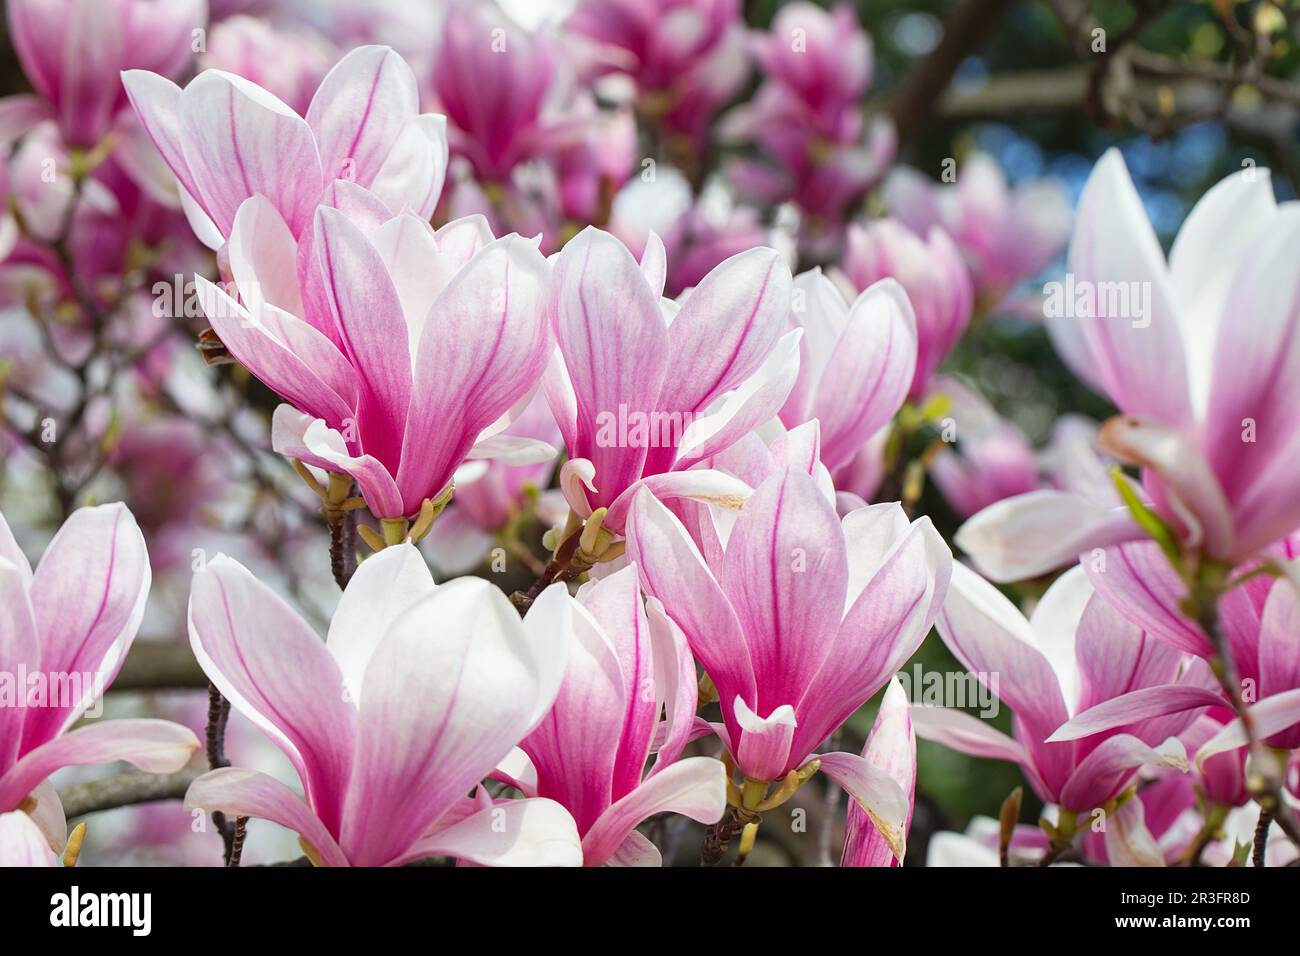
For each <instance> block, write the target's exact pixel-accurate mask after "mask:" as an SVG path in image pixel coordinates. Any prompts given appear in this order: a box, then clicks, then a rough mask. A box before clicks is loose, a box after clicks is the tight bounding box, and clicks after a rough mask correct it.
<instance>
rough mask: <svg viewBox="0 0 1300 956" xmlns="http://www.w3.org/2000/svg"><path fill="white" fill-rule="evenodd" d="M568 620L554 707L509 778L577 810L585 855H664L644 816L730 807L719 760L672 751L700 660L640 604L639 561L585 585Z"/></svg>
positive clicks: (678, 746) (618, 859) (680, 743)
mask: <svg viewBox="0 0 1300 956" xmlns="http://www.w3.org/2000/svg"><path fill="white" fill-rule="evenodd" d="M530 613H531V612H530ZM573 626H574V637H575V640H574V647H573V651H572V653H571V655H570V657H569V664H568V669H567V670H566V671H565V675H564V682H563V683H562V684H561V685H560V692H559V695H558V696H557V697H556V700H555V706H554V707H553V708H552V709H551V711H550V713H548V714H547V716H546V717H545V719H543V721H542V722H541V723H540V724H538V726H537V728H536V729H535V730H533V732H532V733H530V734H529V735H528V737H527V738H525V739H524V741H523V743H521V744H520V748H521V749H522V751H523V753H524V754H525V755H526V756H527V761H524V762H523V768H522V770H521V771H519V775H518V776H515V777H514V778H513V782H514V783H515V784H516V785H517V786H518V787H519V788H520V789H521V790H522V792H523V793H525V794H526V795H528V796H542V797H549V798H551V799H552V800H555V801H556V802H557V803H560V804H562V805H563V806H564V807H565V808H567V809H568V811H569V812H570V813H571V814H573V818H574V820H575V821H576V823H577V825H578V832H579V833H580V834H582V837H583V841H582V849H583V862H584V865H586V866H600V865H602V864H604V863H613V864H615V865H622V866H627V865H641V866H653V865H658V864H659V863H660V859H659V851H658V850H657V849H656V848H655V846H654V844H653V843H651V842H650V841H649V840H647V839H646V838H645V837H643V836H641V835H640V834H639V833H637V832H636V830H635V827H636V826H637V824H639V823H641V821H643V820H645V819H646V818H648V817H650V816H652V815H654V814H656V813H665V812H673V813H682V814H685V815H686V816H689V817H691V818H692V819H694V820H698V821H700V822H701V823H713V822H714V821H716V820H717V819H718V818H720V817H721V816H722V812H723V810H724V809H726V802H727V787H726V772H725V770H724V769H723V766H722V764H721V763H720V762H719V761H717V760H715V759H713V758H712V757H689V758H687V759H685V760H678V759H677V758H678V757H679V756H680V755H681V752H682V748H683V747H685V746H686V743H687V742H688V741H689V740H690V737H691V732H692V728H693V724H694V718H695V704H696V697H697V693H698V691H697V688H696V682H695V660H694V658H692V657H691V653H690V650H689V649H688V648H687V646H686V640H685V638H684V637H683V636H682V633H681V631H680V630H679V629H678V627H677V626H676V625H675V624H674V623H673V622H672V620H671V619H669V618H668V617H667V616H666V615H665V614H664V612H663V609H662V608H661V607H659V605H658V604H657V603H656V602H653V601H652V602H651V603H650V606H649V607H648V608H647V607H645V606H644V605H643V603H642V600H641V592H640V589H639V587H638V585H637V571H636V568H633V567H625V568H623V569H622V570H620V571H617V572H615V573H614V574H612V575H610V576H609V577H608V578H604V579H602V580H600V581H598V582H593V583H588V584H586V585H584V586H583V587H582V589H581V590H580V591H579V592H578V598H577V601H576V606H575V607H574V609H573ZM661 711H663V713H664V714H665V719H664V720H663V721H661V720H660V719H659V715H660V712H661ZM651 753H655V754H656V757H655V762H654V765H653V766H652V767H651V769H650V772H649V773H648V774H647V773H646V772H645V765H646V761H647V759H648V758H649V756H650V754H651ZM643 778H644V779H643Z"/></svg>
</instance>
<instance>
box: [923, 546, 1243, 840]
mask: <svg viewBox="0 0 1300 956" xmlns="http://www.w3.org/2000/svg"><path fill="white" fill-rule="evenodd" d="M936 623H937V626H938V629H939V634H940V635H941V636H942V637H943V640H944V643H945V644H947V645H948V649H949V650H951V651H952V653H953V654H954V655H955V656H956V658H957V659H958V660H959V661H961V662H962V664H964V665H965V666H966V668H967V669H968V670H969V671H971V673H973V674H974V675H975V677H976V678H978V679H979V681H980V682H981V683H982V684H984V685H985V686H986V687H987V688H988V689H989V690H990V691H991V692H992V693H994V694H996V695H997V696H998V698H999V699H1000V700H1001V701H1002V703H1004V704H1006V705H1007V706H1009V707H1010V708H1011V710H1012V712H1013V713H1014V714H1015V717H1016V720H1015V725H1014V726H1015V739H1012V738H1010V737H1007V736H1006V735H1005V734H1003V733H1002V732H1001V731H998V730H995V729H994V728H993V727H991V726H989V725H988V724H986V723H984V722H983V721H981V720H979V719H978V718H976V717H973V716H971V715H969V714H967V713H965V712H964V711H960V710H954V709H947V708H941V707H913V709H912V720H913V723H914V724H915V726H916V732H917V734H918V735H919V736H921V737H924V738H926V739H927V740H934V741H937V742H939V743H942V744H945V745H947V746H949V747H952V748H953V749H954V750H959V751H961V752H962V753H966V754H970V755H971V756H976V757H990V758H993V759H999V760H1009V761H1011V762H1013V763H1016V764H1019V765H1020V767H1021V769H1022V770H1023V771H1024V773H1025V776H1026V777H1028V778H1029V782H1030V785H1031V786H1033V788H1034V790H1035V792H1037V793H1038V795H1039V796H1040V797H1041V798H1042V799H1043V800H1044V801H1046V802H1049V803H1054V804H1057V805H1058V806H1059V807H1060V808H1061V810H1062V812H1063V814H1067V813H1068V814H1071V815H1075V816H1077V815H1078V814H1082V813H1087V812H1091V811H1092V810H1094V809H1096V808H1098V807H1103V806H1105V805H1106V804H1107V803H1108V801H1111V800H1113V799H1115V798H1116V797H1118V796H1119V795H1120V794H1122V793H1123V792H1124V790H1125V789H1126V788H1127V787H1128V786H1129V785H1130V783H1131V782H1132V780H1133V778H1134V775H1135V774H1136V773H1137V770H1138V768H1140V767H1143V766H1147V765H1152V766H1157V767H1159V766H1165V767H1175V768H1177V769H1180V770H1186V767H1187V764H1186V754H1185V750H1184V748H1183V745H1182V744H1181V743H1180V742H1179V740H1178V739H1177V738H1178V735H1179V734H1180V733H1181V732H1182V731H1183V730H1185V729H1186V728H1187V727H1188V726H1189V725H1190V724H1191V722H1192V720H1193V719H1194V714H1192V713H1190V712H1188V711H1187V710H1186V707H1185V704H1186V701H1187V700H1189V699H1191V700H1195V701H1197V702H1199V703H1201V705H1203V706H1204V705H1205V704H1207V703H1222V698H1221V697H1220V696H1219V694H1218V693H1217V691H1215V690H1211V689H1210V688H1213V687H1216V686H1217V685H1216V684H1215V681H1214V678H1213V676H1212V675H1211V674H1210V672H1209V669H1208V668H1207V667H1205V666H1204V665H1203V664H1201V663H1200V662H1193V664H1192V665H1188V664H1187V662H1186V660H1185V659H1184V656H1183V655H1182V654H1179V653H1178V652H1177V651H1175V650H1174V649H1173V648H1171V647H1169V646H1167V645H1165V644H1163V643H1162V642H1160V641H1157V640H1155V639H1154V638H1153V637H1151V636H1150V635H1148V634H1145V633H1143V632H1142V631H1141V630H1140V629H1138V628H1136V627H1134V626H1133V625H1131V624H1129V623H1127V622H1126V621H1125V620H1124V619H1123V618H1121V617H1120V616H1119V615H1118V614H1116V613H1115V611H1114V610H1113V609H1112V608H1111V607H1110V605H1109V604H1107V603H1106V602H1105V601H1103V600H1101V599H1099V598H1098V597H1096V596H1095V595H1094V593H1093V590H1092V586H1091V585H1090V584H1089V583H1088V579H1087V576H1086V575H1085V574H1084V572H1083V570H1082V569H1081V568H1075V569H1073V570H1071V571H1069V572H1067V573H1066V574H1065V575H1063V576H1062V577H1061V578H1060V579H1059V580H1057V581H1056V582H1054V583H1053V584H1052V586H1051V587H1050V588H1048V590H1047V593H1046V594H1044V595H1043V598H1042V600H1040V601H1039V603H1038V606H1037V607H1035V609H1034V612H1033V615H1032V616H1031V617H1030V618H1029V619H1028V620H1026V619H1025V618H1024V616H1023V615H1021V613H1020V611H1018V610H1017V609H1016V607H1015V605H1013V604H1012V603H1011V602H1010V601H1009V600H1007V598H1006V597H1004V596H1003V595H1002V593H1001V592H1000V591H998V590H997V588H995V587H993V585H991V584H989V583H988V582H987V581H985V580H984V579H983V578H981V577H980V576H979V575H978V574H976V573H975V572H973V571H971V570H969V569H967V568H966V567H965V566H963V565H960V564H958V565H955V566H954V567H953V573H952V584H951V587H950V588H949V590H948V600H947V602H946V603H945V604H944V608H943V611H942V612H941V613H940V614H939V618H938V621H937V622H936ZM1071 819H1072V817H1071ZM1066 822H1067V823H1068V821H1066ZM1063 835H1064V836H1072V835H1073V831H1072V830H1068V829H1067V830H1065V831H1064V832H1063Z"/></svg>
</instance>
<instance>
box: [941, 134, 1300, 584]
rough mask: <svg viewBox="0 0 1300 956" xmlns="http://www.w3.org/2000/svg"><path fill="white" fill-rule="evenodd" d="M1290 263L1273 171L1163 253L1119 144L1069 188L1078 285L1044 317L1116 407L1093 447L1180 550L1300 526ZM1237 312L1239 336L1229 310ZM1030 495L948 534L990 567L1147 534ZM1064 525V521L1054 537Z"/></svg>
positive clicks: (1204, 216)
mask: <svg viewBox="0 0 1300 956" xmlns="http://www.w3.org/2000/svg"><path fill="white" fill-rule="evenodd" d="M1261 249H1263V250H1265V251H1263V252H1261V251H1260V250H1261ZM1298 272H1300V208H1291V207H1289V206H1284V207H1279V206H1278V205H1277V203H1276V202H1275V200H1274V198H1273V191H1272V187H1271V185H1270V181H1269V177H1268V173H1267V172H1266V171H1264V170H1256V169H1251V170H1245V171H1243V172H1241V173H1237V174H1235V175H1233V176H1230V177H1228V178H1227V179H1225V180H1223V181H1222V182H1220V183H1219V184H1218V185H1217V186H1215V187H1214V188H1213V189H1211V190H1210V191H1209V192H1208V193H1206V195H1205V196H1204V197H1203V198H1202V199H1201V200H1200V202H1198V203H1197V204H1196V207H1195V208H1194V209H1193V210H1192V212H1191V214H1190V215H1189V216H1188V218H1187V221H1186V223H1184V225H1183V228H1182V230H1181V231H1180V232H1179V234H1178V238H1177V239H1176V241H1175V242H1174V246H1173V249H1172V251H1171V253H1170V257H1169V260H1168V261H1167V262H1166V260H1165V257H1164V255H1163V253H1162V252H1161V250H1160V244H1159V242H1158V241H1157V239H1156V236H1155V233H1154V231H1153V230H1152V228H1151V224H1150V223H1149V222H1148V221H1147V218H1146V215H1145V213H1144V212H1143V209H1142V202H1141V200H1140V198H1139V197H1138V194H1137V190H1136V189H1134V187H1133V182H1132V180H1131V179H1130V178H1129V175H1128V171H1127V170H1126V168H1125V166H1124V161H1123V159H1122V157H1121V156H1120V154H1119V153H1118V152H1116V151H1114V150H1112V151H1110V152H1108V153H1107V154H1106V155H1105V156H1103V157H1102V159H1101V160H1100V161H1099V162H1098V163H1097V166H1096V168H1095V169H1094V170H1093V173H1092V176H1091V177H1090V178H1089V180H1088V184H1087V186H1086V187H1085V188H1084V192H1083V197H1082V199H1081V200H1080V204H1079V216H1078V224H1077V226H1076V228H1075V234H1074V239H1073V241H1072V243H1071V246H1070V276H1069V278H1070V279H1071V282H1070V283H1068V284H1066V286H1065V287H1064V288H1073V289H1074V291H1075V296H1074V297H1073V298H1072V299H1071V301H1068V302H1067V301H1064V297H1062V300H1061V301H1060V302H1059V303H1058V304H1059V305H1060V306H1061V308H1060V309H1059V312H1060V315H1053V316H1052V317H1050V318H1049V329H1050V330H1051V331H1052V332H1053V338H1054V340H1055V343H1056V346H1057V349H1058V350H1059V351H1060V352H1061V354H1062V356H1063V357H1064V358H1065V360H1066V362H1067V364H1069V365H1070V367H1071V368H1072V369H1074V370H1075V371H1077V372H1078V373H1079V374H1080V375H1081V377H1082V378H1083V379H1084V380H1085V381H1087V382H1089V383H1090V384H1092V385H1094V386H1096V387H1097V388H1099V389H1100V390H1101V391H1102V392H1104V393H1105V394H1106V395H1107V396H1108V397H1109V398H1110V399H1111V400H1112V401H1113V402H1114V403H1115V404H1116V405H1117V406H1118V407H1119V409H1120V412H1121V413H1122V414H1121V415H1119V416H1116V417H1115V418H1113V419H1111V420H1110V421H1108V422H1106V423H1104V424H1103V425H1102V428H1101V434H1100V444H1101V446H1102V448H1103V450H1105V451H1107V452H1109V453H1111V454H1113V455H1114V456H1115V457H1116V458H1118V459H1120V460H1121V461H1123V462H1128V463H1134V464H1138V465H1140V466H1141V467H1142V469H1143V472H1142V484H1141V487H1140V488H1139V489H1137V493H1138V494H1139V496H1141V497H1144V498H1145V499H1146V500H1148V501H1149V502H1150V503H1151V506H1152V507H1153V508H1154V509H1155V511H1156V512H1157V513H1158V514H1159V515H1160V516H1161V517H1162V518H1163V519H1164V521H1165V522H1167V523H1168V525H1169V526H1170V527H1171V529H1172V531H1173V534H1174V535H1176V536H1177V537H1178V538H1179V539H1180V544H1181V547H1182V548H1183V549H1184V550H1186V551H1188V552H1194V553H1197V554H1200V555H1204V556H1205V557H1207V558H1209V559H1212V560H1214V561H1217V562H1220V563H1222V564H1226V565H1230V566H1231V565H1236V564H1238V563H1240V562H1242V561H1244V560H1248V559H1249V558H1250V557H1251V556H1252V555H1255V554H1258V553H1259V552H1260V551H1261V550H1263V549H1265V548H1267V547H1268V546H1269V545H1271V544H1273V543H1274V542H1277V541H1279V540H1281V539H1282V538H1283V537H1285V536H1286V535H1287V534H1289V533H1290V532H1292V531H1294V530H1295V529H1296V528H1297V526H1300V496H1297V495H1296V494H1295V493H1294V487H1293V486H1294V480H1293V478H1294V475H1295V474H1296V472H1297V470H1300V441H1297V439H1296V436H1297V435H1298V434H1300V404H1298V403H1297V402H1296V401H1295V400H1294V392H1295V387H1294V383H1295V381H1296V380H1297V378H1300V334H1297V323H1298V322H1300V315H1298V314H1297V308H1298V305H1297V300H1296V297H1295V296H1294V295H1292V290H1293V289H1294V287H1295V284H1296V283H1295V281H1293V280H1295V279H1296V276H1297V274H1298ZM1245 314H1249V315H1251V316H1252V322H1251V328H1250V334H1249V335H1244V334H1242V332H1241V329H1240V327H1239V325H1238V324H1236V323H1235V322H1233V321H1232V317H1233V316H1237V315H1245ZM1036 494H1037V497H1034V496H1026V497H1022V498H1014V499H1010V500H1008V501H1005V502H1002V503H1000V504H998V505H995V506H994V507H993V508H990V509H987V510H986V511H983V512H981V513H980V514H978V515H976V516H975V517H974V518H973V519H971V521H970V522H968V523H967V524H966V525H965V526H964V527H963V528H962V530H961V532H960V534H959V536H958V543H959V544H960V545H961V546H962V547H963V548H964V549H965V550H966V551H967V552H968V553H970V554H971V555H973V556H974V557H975V559H976V560H977V561H978V562H979V564H980V566H981V568H982V569H983V570H985V571H986V573H988V574H990V575H991V576H993V577H995V578H996V579H998V580H1011V579H1014V578H1020V577H1028V576H1032V575H1034V574H1038V573H1042V572H1043V571H1046V570H1048V569H1050V568H1053V567H1057V566H1060V565H1061V564H1065V563H1068V562H1069V561H1072V560H1074V558H1075V557H1076V556H1077V555H1078V554H1079V553H1080V552H1081V551H1083V550H1086V549H1088V548H1092V547H1107V546H1110V545H1114V544H1118V543H1121V542H1123V541H1127V540H1133V539H1136V538H1140V537H1144V536H1145V533H1144V532H1143V531H1141V530H1140V529H1139V528H1138V527H1137V525H1136V523H1135V522H1134V521H1133V519H1132V516H1131V515H1130V514H1129V512H1128V511H1127V509H1124V508H1122V507H1111V508H1101V507H1097V506H1095V505H1092V504H1090V503H1089V502H1087V501H1085V500H1084V499H1083V498H1082V497H1081V496H1079V495H1055V496H1049V497H1043V495H1044V493H1042V492H1039V493H1036ZM1063 524H1068V525H1070V526H1072V527H1073V528H1074V529H1075V532H1074V533H1072V534H1071V535H1069V536H1065V537H1059V536H1058V543H1057V545H1053V544H1052V543H1051V535H1053V534H1056V531H1057V529H1059V528H1060V527H1061V526H1062V525H1063ZM1031 538H1032V539H1033V540H1034V541H1035V542H1036V543H1038V544H1039V545H1041V546H1039V547H1028V546H1027V542H1028V541H1029V539H1031Z"/></svg>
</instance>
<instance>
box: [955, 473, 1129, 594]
mask: <svg viewBox="0 0 1300 956" xmlns="http://www.w3.org/2000/svg"><path fill="white" fill-rule="evenodd" d="M1144 537H1145V534H1144V533H1143V531H1142V530H1141V529H1140V528H1139V527H1138V526H1137V524H1136V523H1135V522H1134V521H1133V518H1132V515H1130V513H1129V511H1128V509H1127V508H1121V507H1114V508H1106V507H1100V506H1097V505H1094V504H1092V503H1091V502H1089V501H1088V500H1087V499H1085V498H1083V497H1081V496H1079V495H1075V494H1070V493H1068V492H1063V491H1048V490H1044V491H1031V492H1029V493H1028V494H1023V495H1016V496H1015V497H1014V498H1007V499H1004V500H1002V501H998V502H996V503H994V504H991V505H989V506H988V507H987V508H985V509H984V510H983V511H981V512H979V513H978V514H977V515H975V516H974V517H973V518H971V519H970V520H969V521H967V522H966V523H965V524H963V525H962V526H961V528H959V529H958V531H957V536H956V537H955V538H954V539H953V540H954V542H955V543H956V545H957V546H958V547H959V548H961V549H962V550H963V551H965V552H966V553H967V554H969V555H970V556H971V559H972V560H973V561H974V562H975V564H976V566H977V567H978V568H979V569H980V571H981V573H983V574H985V575H987V576H988V578H989V579H990V580H992V581H998V582H1005V581H1022V580H1025V579H1026V578H1033V577H1037V576H1038V575H1040V574H1045V573H1047V572H1048V571H1053V570H1055V569H1056V568H1059V567H1062V566H1063V565H1066V564H1073V563H1074V562H1075V561H1076V560H1078V557H1079V555H1080V553H1082V552H1084V551H1087V550H1089V549H1092V548H1107V547H1110V546H1111V545H1115V544H1122V543H1123V542H1125V541H1134V540H1137V539H1139V538H1144Z"/></svg>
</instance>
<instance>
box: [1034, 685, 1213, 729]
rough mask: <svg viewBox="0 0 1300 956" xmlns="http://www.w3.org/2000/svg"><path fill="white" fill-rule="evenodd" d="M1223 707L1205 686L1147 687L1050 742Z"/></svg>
mask: <svg viewBox="0 0 1300 956" xmlns="http://www.w3.org/2000/svg"><path fill="white" fill-rule="evenodd" d="M1222 706H1224V702H1223V696H1222V695H1221V694H1216V693H1215V692H1214V691H1210V690H1205V689H1204V688H1201V687H1186V686H1183V685H1181V684H1161V685H1158V686H1155V687H1143V688H1140V689H1139V690H1135V691H1130V692H1129V693H1127V694H1121V695H1120V696H1118V697H1113V698H1111V699H1110V700H1107V701H1103V702H1102V703H1100V704H1096V705H1095V706H1093V707H1090V708H1089V709H1087V710H1085V711H1083V712H1082V713H1080V714H1078V715H1076V716H1074V717H1072V718H1071V719H1070V720H1069V721H1068V722H1067V723H1065V724H1063V725H1062V726H1061V727H1059V728H1058V729H1057V730H1056V732H1055V733H1053V734H1052V736H1050V737H1048V738H1047V743H1056V742H1058V741H1062V740H1079V739H1080V738H1083V737H1089V736H1091V735H1093V734H1098V733H1101V732H1102V731H1105V730H1114V729H1115V728H1117V727H1125V726H1128V725H1129V724H1134V723H1137V722H1138V721H1142V720H1149V719H1151V718H1152V717H1163V716H1165V715H1167V714H1181V713H1187V712H1194V711H1199V710H1202V709H1204V708H1206V707H1222Z"/></svg>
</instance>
